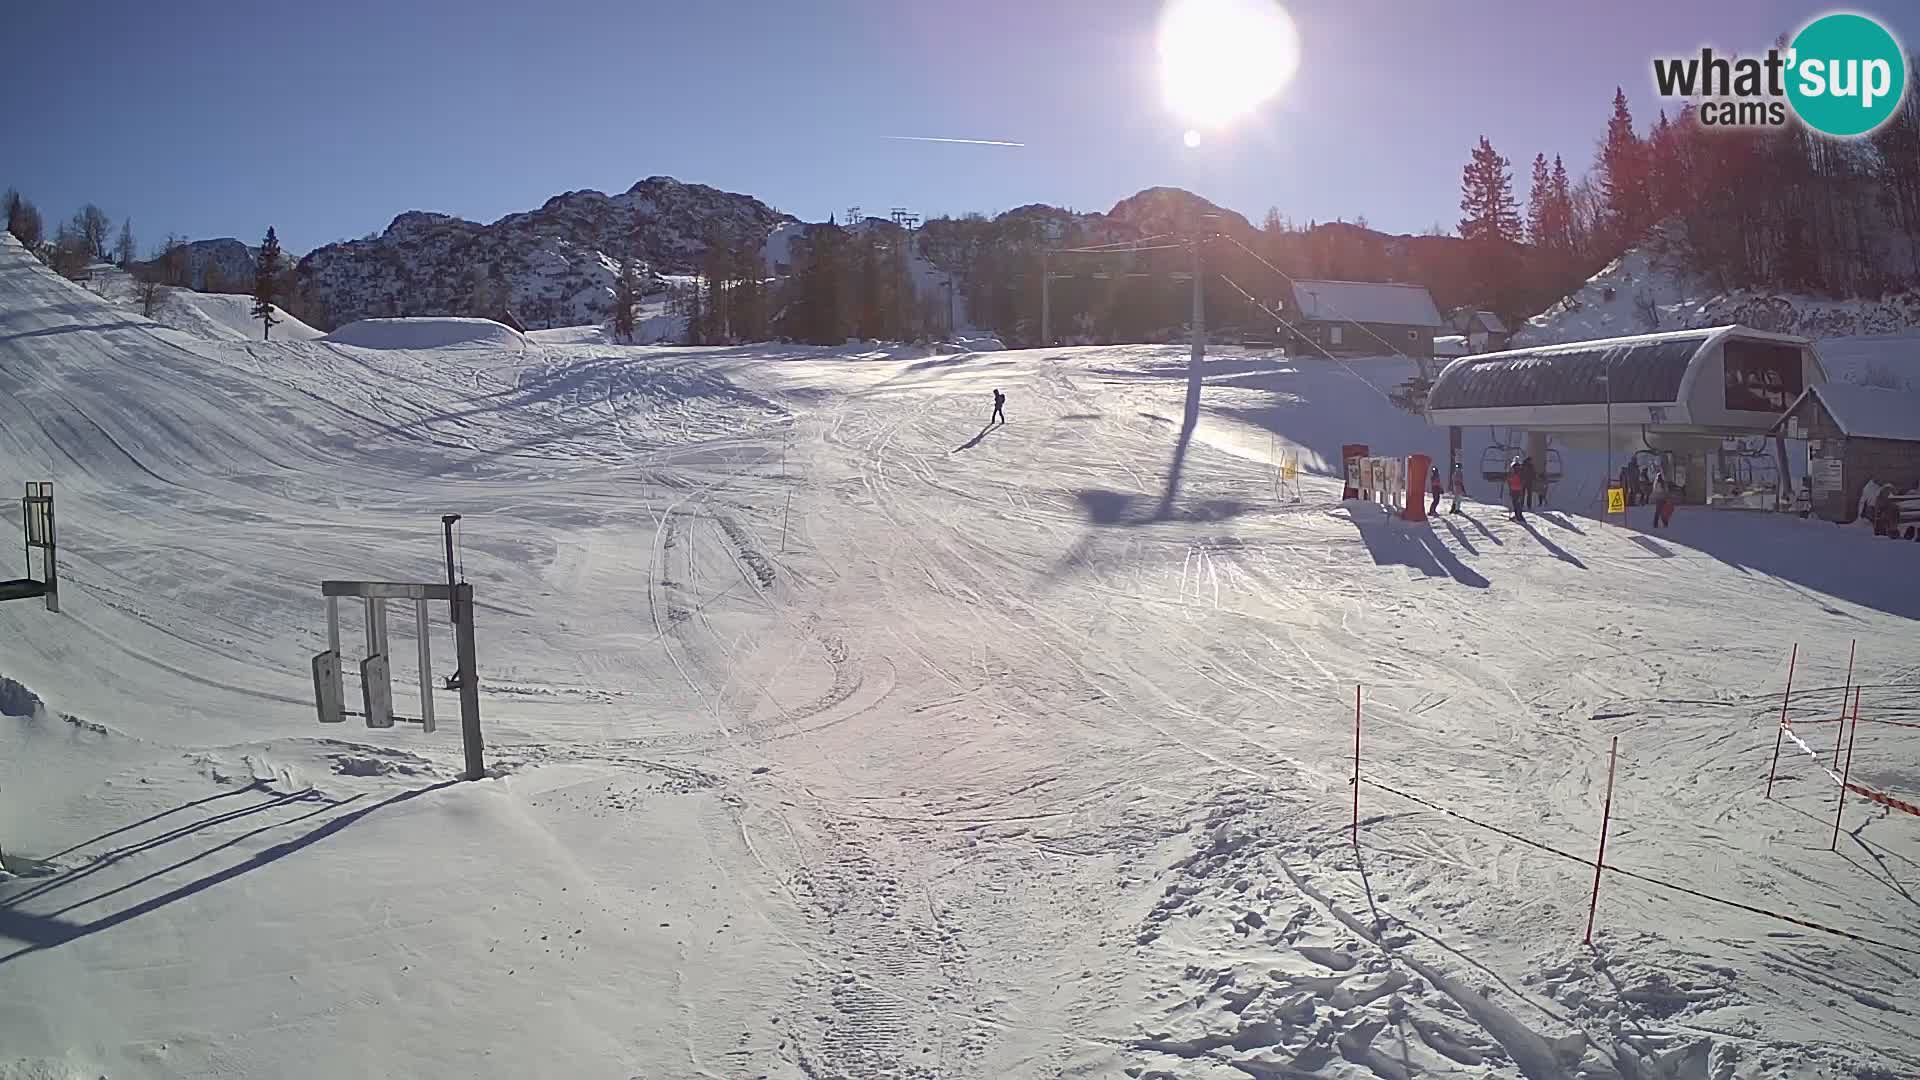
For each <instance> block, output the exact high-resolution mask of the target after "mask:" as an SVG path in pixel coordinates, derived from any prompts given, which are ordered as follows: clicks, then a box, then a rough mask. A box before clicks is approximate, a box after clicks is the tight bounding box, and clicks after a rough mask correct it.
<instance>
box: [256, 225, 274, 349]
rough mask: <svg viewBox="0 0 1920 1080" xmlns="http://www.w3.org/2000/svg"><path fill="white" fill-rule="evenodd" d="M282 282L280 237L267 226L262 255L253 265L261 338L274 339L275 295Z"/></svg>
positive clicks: (262, 243) (261, 250) (261, 249)
mask: <svg viewBox="0 0 1920 1080" xmlns="http://www.w3.org/2000/svg"><path fill="white" fill-rule="evenodd" d="M279 282H280V238H279V237H278V236H275V235H274V233H273V226H271V225H269V226H267V238H266V239H265V240H262V241H260V257H259V259H258V260H257V261H255V263H254V267H253V317H254V318H256V319H259V320H260V340H262V341H271V340H272V339H273V327H274V324H275V323H278V322H279V321H280V320H278V319H276V318H274V317H273V297H274V293H275V291H276V290H277V289H278V287H279Z"/></svg>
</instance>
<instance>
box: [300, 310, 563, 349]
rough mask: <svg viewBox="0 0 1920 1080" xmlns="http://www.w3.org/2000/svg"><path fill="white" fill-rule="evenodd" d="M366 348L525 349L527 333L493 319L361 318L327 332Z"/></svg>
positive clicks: (337, 339) (332, 338)
mask: <svg viewBox="0 0 1920 1080" xmlns="http://www.w3.org/2000/svg"><path fill="white" fill-rule="evenodd" d="M326 340H327V341H330V342H332V343H333V344H335V345H353V346H357V347H359V348H362V349H461V348H472V349H525V348H527V346H528V345H529V344H530V342H529V341H528V340H527V337H526V335H524V334H522V333H520V332H519V331H518V330H515V329H513V328H512V327H510V326H505V325H502V324H500V323H497V322H494V321H493V320H492V319H460V318H451V317H448V318H407V319H361V320H359V321H358V322H350V323H348V324H347V325H345V326H343V327H341V328H340V329H338V330H335V331H334V332H333V333H331V334H328V335H326Z"/></svg>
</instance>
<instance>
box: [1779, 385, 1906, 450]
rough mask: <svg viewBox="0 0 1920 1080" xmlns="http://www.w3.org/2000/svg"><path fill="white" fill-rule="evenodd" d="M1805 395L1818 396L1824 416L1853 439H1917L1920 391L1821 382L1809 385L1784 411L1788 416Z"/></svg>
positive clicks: (1796, 408)
mask: <svg viewBox="0 0 1920 1080" xmlns="http://www.w3.org/2000/svg"><path fill="white" fill-rule="evenodd" d="M1809 397H1817V398H1819V399H1820V404H1821V405H1824V406H1826V410H1827V415H1829V416H1831V417H1833V422H1834V423H1835V424H1837V425H1839V428H1840V430H1841V431H1842V432H1844V433H1845V434H1847V435H1849V436H1851V437H1853V438H1859V439H1898V440H1900V441H1902V442H1920V393H1914V392H1913V391H1911V390H1888V389H1884V388H1882V387H1878V386H1855V385H1853V384H1852V383H1823V384H1821V385H1819V386H1809V387H1808V388H1807V389H1806V392H1805V393H1803V394H1801V395H1800V400H1799V401H1795V402H1794V403H1793V405H1792V407H1791V408H1789V409H1788V410H1787V413H1788V415H1792V414H1793V413H1794V412H1795V411H1797V410H1798V409H1799V408H1800V405H1801V403H1802V402H1804V401H1806V400H1807V398H1809ZM1782 422H1783V423H1784V422H1785V421H1784V420H1783V421H1782Z"/></svg>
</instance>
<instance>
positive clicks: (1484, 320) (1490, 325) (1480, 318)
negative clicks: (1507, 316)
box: [1473, 311, 1507, 334]
mask: <svg viewBox="0 0 1920 1080" xmlns="http://www.w3.org/2000/svg"><path fill="white" fill-rule="evenodd" d="M1473 318H1474V321H1476V322H1478V323H1479V324H1480V329H1482V330H1485V331H1486V332H1487V333H1489V334H1504V333H1506V332H1507V324H1506V323H1503V322H1501V321H1500V316H1498V315H1495V314H1494V313H1493V312H1491V311H1476V312H1474V313H1473Z"/></svg>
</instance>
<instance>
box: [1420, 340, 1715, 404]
mask: <svg viewBox="0 0 1920 1080" xmlns="http://www.w3.org/2000/svg"><path fill="white" fill-rule="evenodd" d="M1716 333H1718V331H1717V330H1683V331H1679V332H1677V333H1672V334H1647V335H1644V336H1642V337H1631V338H1606V339H1603V340H1600V341H1576V342H1572V343H1570V344H1566V345H1542V346H1540V347H1538V348H1533V349H1514V350H1511V351H1508V352H1496V353H1484V354H1482V355H1479V356H1469V357H1462V358H1461V359H1459V360H1455V361H1454V362H1453V363H1451V364H1448V365H1447V369H1446V370H1445V371H1443V372H1441V373H1440V378H1439V379H1437V380H1435V381H1434V385H1433V392H1432V393H1431V394H1430V395H1429V396H1428V399H1427V402H1428V407H1429V408H1431V409H1485V408H1503V407H1512V406H1536V405H1590V404H1598V403H1600V402H1604V401H1606V400H1608V391H1607V385H1606V384H1605V383H1603V382H1601V381H1600V376H1601V374H1602V373H1606V374H1607V375H1608V376H1609V378H1610V379H1611V381H1612V383H1613V390H1612V400H1613V401H1616V402H1671V401H1677V400H1679V397H1680V381H1681V380H1682V379H1683V378H1685V376H1686V373H1687V366H1688V365H1689V364H1691V363H1692V362H1693V358H1694V355H1695V354H1696V353H1698V352H1699V351H1700V349H1701V347H1702V346H1704V345H1705V344H1707V342H1708V340H1709V339H1710V338H1712V337H1713V335H1714V334H1716Z"/></svg>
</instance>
